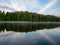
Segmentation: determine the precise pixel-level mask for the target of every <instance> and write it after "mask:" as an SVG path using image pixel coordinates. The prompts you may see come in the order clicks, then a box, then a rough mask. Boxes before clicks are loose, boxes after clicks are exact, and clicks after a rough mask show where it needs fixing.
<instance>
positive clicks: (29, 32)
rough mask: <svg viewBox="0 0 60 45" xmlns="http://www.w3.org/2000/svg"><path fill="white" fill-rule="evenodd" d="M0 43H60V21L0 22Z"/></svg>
mask: <svg viewBox="0 0 60 45" xmlns="http://www.w3.org/2000/svg"><path fill="white" fill-rule="evenodd" d="M0 45H60V23H0Z"/></svg>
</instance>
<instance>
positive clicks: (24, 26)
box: [0, 23, 60, 32]
mask: <svg viewBox="0 0 60 45" xmlns="http://www.w3.org/2000/svg"><path fill="white" fill-rule="evenodd" d="M56 27H60V24H57V23H56V24H54V23H49V24H48V23H45V24H44V23H42V24H41V23H36V24H35V23H33V24H32V23H0V31H4V29H6V30H7V31H16V32H29V31H36V30H40V29H50V28H56Z"/></svg>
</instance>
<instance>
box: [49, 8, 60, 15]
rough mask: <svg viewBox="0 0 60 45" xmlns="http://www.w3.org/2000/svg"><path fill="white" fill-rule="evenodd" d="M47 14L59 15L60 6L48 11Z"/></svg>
mask: <svg viewBox="0 0 60 45" xmlns="http://www.w3.org/2000/svg"><path fill="white" fill-rule="evenodd" d="M48 14H51V15H55V16H60V8H57V9H55V10H52V11H51V12H48Z"/></svg>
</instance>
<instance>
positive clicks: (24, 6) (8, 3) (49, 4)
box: [0, 0, 60, 16]
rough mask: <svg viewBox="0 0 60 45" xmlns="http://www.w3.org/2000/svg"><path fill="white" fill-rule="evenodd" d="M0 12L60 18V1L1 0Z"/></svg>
mask: <svg viewBox="0 0 60 45" xmlns="http://www.w3.org/2000/svg"><path fill="white" fill-rule="evenodd" d="M0 10H2V11H5V12H7V11H9V12H11V11H29V12H36V13H39V14H46V15H48V14H50V15H55V16H60V0H0Z"/></svg>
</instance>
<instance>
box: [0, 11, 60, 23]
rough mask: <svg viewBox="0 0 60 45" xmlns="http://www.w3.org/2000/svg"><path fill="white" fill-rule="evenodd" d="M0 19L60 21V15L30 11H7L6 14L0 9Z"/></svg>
mask: <svg viewBox="0 0 60 45" xmlns="http://www.w3.org/2000/svg"><path fill="white" fill-rule="evenodd" d="M0 21H31V22H60V17H57V16H54V15H43V14H38V13H33V12H28V11H17V12H7V13H6V14H5V12H4V11H3V12H1V11H0Z"/></svg>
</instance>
